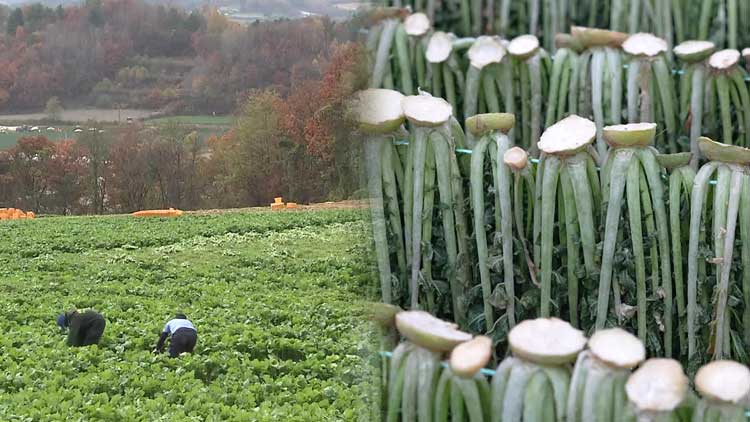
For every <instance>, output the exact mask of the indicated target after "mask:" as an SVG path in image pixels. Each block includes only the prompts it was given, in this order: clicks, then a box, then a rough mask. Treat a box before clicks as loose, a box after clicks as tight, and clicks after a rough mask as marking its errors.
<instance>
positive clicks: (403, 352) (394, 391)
mask: <svg viewBox="0 0 750 422" xmlns="http://www.w3.org/2000/svg"><path fill="white" fill-rule="evenodd" d="M411 351H412V346H411V344H409V343H401V344H399V345H398V346H397V347H396V350H394V351H393V357H392V359H391V376H390V381H391V382H390V383H389V384H388V387H389V391H388V412H387V415H386V420H387V421H388V422H396V421H398V414H399V409H400V408H401V398H402V394H403V391H404V380H405V377H406V365H405V362H406V357H407V356H408V354H409V353H411Z"/></svg>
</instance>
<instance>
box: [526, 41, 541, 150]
mask: <svg viewBox="0 0 750 422" xmlns="http://www.w3.org/2000/svg"><path fill="white" fill-rule="evenodd" d="M527 63H528V68H529V70H528V71H529V79H530V83H531V86H530V88H531V104H530V105H529V107H530V108H529V112H530V113H531V120H529V121H530V122H531V131H530V134H529V136H530V139H529V154H530V155H531V156H533V157H536V156H538V155H539V148H538V147H537V142H539V136H540V135H541V130H542V128H541V125H542V95H543V93H542V66H541V54H539V53H537V54H534V56H533V57H531V58H530V59H529V60H528V61H527Z"/></svg>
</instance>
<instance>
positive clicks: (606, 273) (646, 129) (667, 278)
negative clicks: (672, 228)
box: [596, 123, 673, 356]
mask: <svg viewBox="0 0 750 422" xmlns="http://www.w3.org/2000/svg"><path fill="white" fill-rule="evenodd" d="M655 132H656V124H654V123H631V124H627V125H617V126H608V127H605V128H604V139H605V140H606V141H607V143H608V144H609V146H610V150H609V153H608V155H607V159H606V161H605V165H604V167H603V168H602V174H601V178H602V191H603V198H606V199H605V207H606V211H605V212H606V220H605V226H604V246H603V251H602V266H601V276H600V279H599V293H598V294H599V297H598V302H597V313H596V329H602V328H604V327H605V325H607V319H608V316H609V311H610V309H609V303H610V291H613V293H614V310H615V315H616V316H617V321H618V322H619V323H622V322H623V321H622V319H623V316H625V313H624V312H623V306H624V305H626V304H625V303H623V302H624V299H626V298H627V297H626V298H623V297H622V295H623V294H626V293H629V292H632V291H633V290H634V291H635V292H636V303H637V311H636V314H637V318H638V321H637V322H638V323H637V326H638V337H639V338H640V339H641V340H642V341H643V342H644V343H645V344H646V346H647V348H648V349H650V350H654V351H655V352H656V353H657V354H660V355H661V354H663V355H665V356H671V355H672V313H673V312H672V278H671V277H672V274H671V270H670V266H671V260H670V248H669V225H668V223H667V212H666V207H665V198H664V187H663V185H662V179H661V178H662V169H661V168H660V167H659V165H658V163H657V161H656V153H655V150H654V149H653V148H651V147H650V145H651V144H652V143H653V140H654V134H655ZM623 199H625V204H626V205H627V207H626V209H627V212H628V215H627V223H628V226H629V228H630V232H629V233H623V234H622V235H623V236H626V235H628V234H629V237H630V242H629V243H630V247H631V248H632V249H630V248H629V250H632V260H633V262H632V265H633V266H634V270H635V274H634V276H635V277H634V278H635V286H632V281H631V280H632V279H631V278H630V274H629V271H628V270H629V269H630V268H631V265H630V264H628V263H624V265H623V268H622V270H621V271H615V270H616V269H615V268H614V263H615V254H616V253H617V254H618V255H620V256H622V254H624V253H628V251H627V250H626V251H623V250H618V245H620V244H621V243H622V242H618V236H619V233H620V226H621V222H620V213H621V211H622V206H621V203H622V202H623ZM644 220H645V223H646V233H645V235H644V233H643V229H642V223H643V222H644ZM646 242H648V243H646ZM649 243H650V248H649V254H648V256H649V261H650V262H649V263H650V270H648V271H647V267H646V263H647V262H646V254H645V252H644V247H645V246H647V245H648V244H649ZM626 256H627V255H626ZM619 259H622V258H619ZM613 273H615V274H613ZM613 275H614V277H613ZM647 277H648V278H650V279H651V286H647V284H646V280H647ZM613 278H614V282H613ZM632 287H635V289H633V288H632ZM648 297H659V298H663V303H664V304H663V309H659V308H658V307H657V306H656V304H654V306H653V307H652V309H651V312H649V309H648V304H647V298H648ZM628 306H629V305H628ZM649 326H652V327H655V328H654V329H649ZM660 331H662V332H663V342H662V343H661V344H660V343H659V342H658V340H657V336H658V334H657V333H659V332H660Z"/></svg>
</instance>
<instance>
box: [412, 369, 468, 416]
mask: <svg viewBox="0 0 750 422" xmlns="http://www.w3.org/2000/svg"><path fill="white" fill-rule="evenodd" d="M464 416H465V409H464V395H463V394H461V389H460V386H458V385H457V384H456V378H455V377H452V378H451V417H452V419H451V421H452V422H463V421H464V420H465V418H464ZM407 420H408V419H407ZM472 422H473V421H472Z"/></svg>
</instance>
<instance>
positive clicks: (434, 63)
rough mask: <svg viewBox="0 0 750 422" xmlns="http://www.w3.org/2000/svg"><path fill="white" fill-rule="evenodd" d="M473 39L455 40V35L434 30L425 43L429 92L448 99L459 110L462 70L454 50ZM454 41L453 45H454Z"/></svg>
mask: <svg viewBox="0 0 750 422" xmlns="http://www.w3.org/2000/svg"><path fill="white" fill-rule="evenodd" d="M473 42H474V40H473V39H462V40H456V37H455V35H453V34H447V33H445V32H439V31H438V32H434V33H433V34H432V36H431V37H430V40H429V42H428V43H427V50H426V51H425V59H426V60H427V63H428V72H427V74H428V80H429V92H430V93H431V94H432V95H433V96H434V97H442V98H445V99H446V100H448V103H450V105H451V107H453V110H460V108H459V107H458V106H459V100H460V99H462V98H463V97H462V96H461V95H459V94H461V93H463V91H464V72H463V70H462V69H461V67H460V65H459V62H458V58H457V57H456V51H457V50H461V49H463V48H466V47H468V46H470V45H471V44H473ZM454 43H455V45H454Z"/></svg>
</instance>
